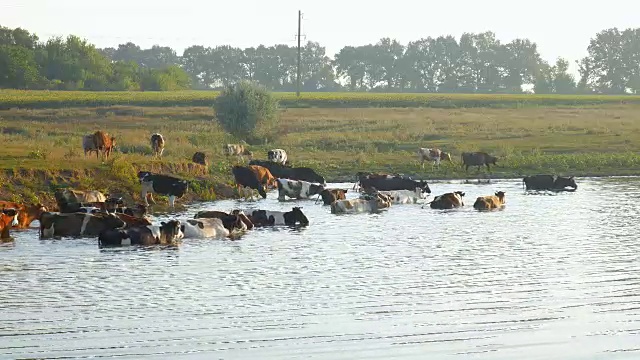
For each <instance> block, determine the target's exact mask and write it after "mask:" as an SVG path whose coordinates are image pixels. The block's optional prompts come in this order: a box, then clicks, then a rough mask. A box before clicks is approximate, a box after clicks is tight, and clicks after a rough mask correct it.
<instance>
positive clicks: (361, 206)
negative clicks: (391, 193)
mask: <svg viewBox="0 0 640 360" xmlns="http://www.w3.org/2000/svg"><path fill="white" fill-rule="evenodd" d="M390 206H391V199H390V198H389V197H388V196H387V195H384V194H382V193H376V194H373V195H368V194H367V195H366V196H365V197H364V198H362V199H349V200H347V199H344V200H337V201H335V202H333V203H332V204H331V213H332V214H357V213H364V212H378V211H380V210H382V209H387V208H389V207H390Z"/></svg>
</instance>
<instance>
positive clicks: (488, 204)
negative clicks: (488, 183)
mask: <svg viewBox="0 0 640 360" xmlns="http://www.w3.org/2000/svg"><path fill="white" fill-rule="evenodd" d="M504 204H505V201H504V191H498V192H497V193H496V194H495V195H488V196H479V197H478V198H477V199H476V202H475V203H473V208H474V209H476V210H493V209H498V208H501V207H503V206H504Z"/></svg>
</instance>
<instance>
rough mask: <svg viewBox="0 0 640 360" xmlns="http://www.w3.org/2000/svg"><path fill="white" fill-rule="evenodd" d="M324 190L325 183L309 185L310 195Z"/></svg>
mask: <svg viewBox="0 0 640 360" xmlns="http://www.w3.org/2000/svg"><path fill="white" fill-rule="evenodd" d="M323 190H324V185H323V184H320V185H318V184H310V185H309V196H312V195H318V194H320V193H321V192H322V191H323Z"/></svg>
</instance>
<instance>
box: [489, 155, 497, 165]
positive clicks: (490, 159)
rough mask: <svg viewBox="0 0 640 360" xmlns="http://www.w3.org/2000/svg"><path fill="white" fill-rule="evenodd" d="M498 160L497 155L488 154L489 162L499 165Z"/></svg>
mask: <svg viewBox="0 0 640 360" xmlns="http://www.w3.org/2000/svg"><path fill="white" fill-rule="evenodd" d="M497 161H498V157H497V156H493V155H488V156H487V164H493V165H497V164H496V162H497Z"/></svg>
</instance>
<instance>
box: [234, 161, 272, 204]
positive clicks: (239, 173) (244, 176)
mask: <svg viewBox="0 0 640 360" xmlns="http://www.w3.org/2000/svg"><path fill="white" fill-rule="evenodd" d="M231 173H232V174H233V178H234V180H235V183H236V186H237V188H238V193H241V191H242V189H243V188H249V189H254V190H257V191H258V193H259V194H260V196H262V198H263V199H266V198H267V189H266V186H265V185H264V184H262V183H261V182H260V180H259V179H258V177H257V176H256V174H255V173H254V172H253V170H251V169H250V168H248V167H246V166H240V165H235V166H233V168H231ZM244 197H246V195H245V196H244ZM250 197H251V199H252V200H253V192H251V195H250Z"/></svg>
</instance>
